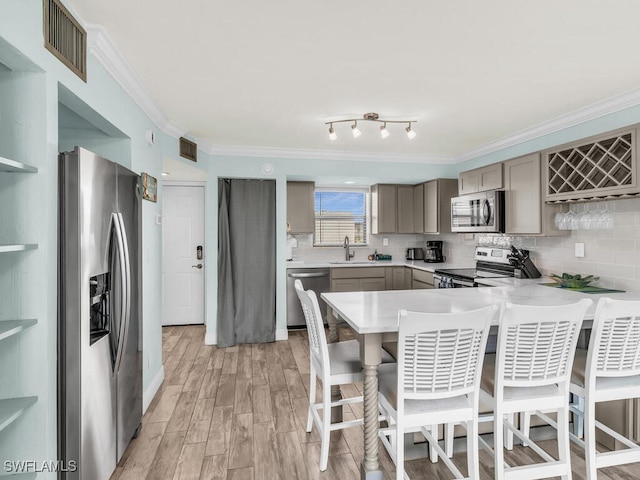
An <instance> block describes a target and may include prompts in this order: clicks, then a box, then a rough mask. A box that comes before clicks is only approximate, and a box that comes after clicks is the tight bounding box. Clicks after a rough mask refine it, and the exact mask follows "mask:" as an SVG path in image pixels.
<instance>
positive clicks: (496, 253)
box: [433, 247, 515, 288]
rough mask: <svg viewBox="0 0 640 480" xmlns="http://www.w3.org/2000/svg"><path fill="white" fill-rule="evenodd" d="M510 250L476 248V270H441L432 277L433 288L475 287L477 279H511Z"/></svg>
mask: <svg viewBox="0 0 640 480" xmlns="http://www.w3.org/2000/svg"><path fill="white" fill-rule="evenodd" d="M511 253H512V251H511V249H510V248H501V247H476V251H475V255H474V259H475V261H476V268H443V269H438V270H436V271H435V272H434V275H433V286H434V288H465V287H477V286H478V284H477V282H476V279H477V278H504V277H513V272H514V270H515V266H514V265H513V263H514V262H513V261H512V260H511Z"/></svg>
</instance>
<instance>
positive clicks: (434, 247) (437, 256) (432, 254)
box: [424, 240, 446, 263]
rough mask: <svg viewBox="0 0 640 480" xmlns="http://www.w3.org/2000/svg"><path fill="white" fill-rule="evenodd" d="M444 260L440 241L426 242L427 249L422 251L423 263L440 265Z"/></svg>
mask: <svg viewBox="0 0 640 480" xmlns="http://www.w3.org/2000/svg"><path fill="white" fill-rule="evenodd" d="M445 260H446V258H445V257H444V256H443V255H442V240H427V247H426V248H425V249H424V261H425V262H429V263H440V262H444V261H445Z"/></svg>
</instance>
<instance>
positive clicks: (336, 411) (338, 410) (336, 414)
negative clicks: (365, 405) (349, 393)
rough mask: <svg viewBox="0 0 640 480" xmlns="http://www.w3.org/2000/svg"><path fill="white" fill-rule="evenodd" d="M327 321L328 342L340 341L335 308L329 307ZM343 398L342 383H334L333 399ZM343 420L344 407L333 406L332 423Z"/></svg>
mask: <svg viewBox="0 0 640 480" xmlns="http://www.w3.org/2000/svg"><path fill="white" fill-rule="evenodd" d="M327 323H328V324H329V334H328V335H327V343H336V342H339V341H340V331H339V330H338V324H339V323H340V322H339V321H338V320H337V318H336V315H334V314H333V309H331V308H328V309H327ZM340 399H342V394H341V393H340V385H333V386H332V387H331V401H332V402H337V401H338V400H340ZM340 422H342V407H333V408H332V409H331V423H340Z"/></svg>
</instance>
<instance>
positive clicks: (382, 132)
mask: <svg viewBox="0 0 640 480" xmlns="http://www.w3.org/2000/svg"><path fill="white" fill-rule="evenodd" d="M389 135H391V134H390V133H389V130H387V122H384V125H382V126H381V127H380V136H381V137H382V138H387V137H388V136H389Z"/></svg>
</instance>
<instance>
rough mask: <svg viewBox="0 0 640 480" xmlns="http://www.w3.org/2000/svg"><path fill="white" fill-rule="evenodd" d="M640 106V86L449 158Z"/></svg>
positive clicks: (470, 157)
mask: <svg viewBox="0 0 640 480" xmlns="http://www.w3.org/2000/svg"><path fill="white" fill-rule="evenodd" d="M638 105H640V88H636V89H633V90H630V91H628V92H624V93H621V94H619V95H614V96H613V97H609V98H605V99H604V100H602V101H600V102H596V103H594V104H591V105H588V106H586V107H583V108H579V109H577V110H574V111H572V112H569V113H566V114H564V115H561V116H559V117H556V118H554V119H552V120H549V121H546V122H542V123H539V124H538V125H534V126H533V127H530V128H525V129H524V130H520V131H518V132H515V133H513V134H511V135H507V136H506V137H502V138H499V139H498V140H495V141H493V142H490V143H487V144H485V145H483V146H481V147H479V148H476V149H474V150H470V151H468V152H465V153H463V154H461V155H457V156H455V157H454V158H453V163H461V162H466V161H467V160H473V159H474V158H478V157H481V156H483V155H487V154H489V153H493V152H497V151H499V150H502V149H505V148H508V147H513V146H515V145H519V144H521V143H524V142H527V141H529V140H534V139H536V138H540V137H543V136H545V135H549V134H552V133H555V132H559V131H561V130H564V129H566V128H570V127H575V126H576V125H580V124H582V123H586V122H588V121H590V120H595V119H597V118H600V117H604V116H606V115H609V114H612V113H616V112H619V111H622V110H625V109H627V108H631V107H636V106H638Z"/></svg>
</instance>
